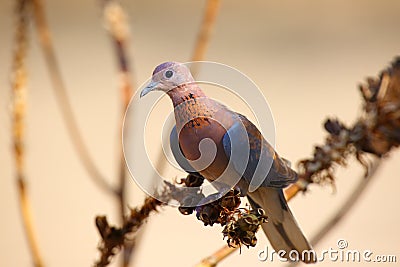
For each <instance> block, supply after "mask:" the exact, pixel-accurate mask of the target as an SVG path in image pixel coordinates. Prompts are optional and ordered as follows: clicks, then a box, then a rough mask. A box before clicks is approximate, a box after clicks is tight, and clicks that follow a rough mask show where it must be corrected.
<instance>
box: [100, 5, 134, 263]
mask: <svg viewBox="0 0 400 267" xmlns="http://www.w3.org/2000/svg"><path fill="white" fill-rule="evenodd" d="M103 16H104V21H105V23H106V28H107V30H108V32H109V34H110V37H111V40H112V42H113V45H114V48H115V54H116V58H117V63H118V70H119V76H120V87H121V89H120V91H121V95H122V98H121V100H122V101H121V103H122V105H121V120H120V124H119V128H120V130H121V134H120V136H122V125H123V119H124V115H125V111H126V109H127V108H128V105H129V101H130V99H131V97H132V95H133V93H134V88H133V85H132V83H131V78H132V76H133V74H132V71H131V70H130V64H129V57H128V51H127V47H128V41H129V26H128V23H127V21H126V14H125V12H124V11H123V9H122V7H121V5H120V4H119V3H118V1H115V0H105V1H103ZM126 123H127V122H126ZM119 141H121V140H119ZM119 143H120V149H119V182H118V202H119V216H120V218H121V221H122V223H125V221H126V218H125V211H126V208H127V203H126V189H125V188H126V178H127V172H126V167H125V158H124V155H123V152H122V151H123V149H122V142H119ZM136 241H137V240H131V241H128V240H125V242H124V246H123V248H124V249H123V253H122V255H123V259H122V266H125V267H126V266H128V265H129V262H130V260H131V258H132V253H133V248H134V246H135V243H136Z"/></svg>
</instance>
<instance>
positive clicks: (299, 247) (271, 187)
mask: <svg viewBox="0 0 400 267" xmlns="http://www.w3.org/2000/svg"><path fill="white" fill-rule="evenodd" d="M152 91H162V92H165V93H166V94H167V95H168V96H169V97H170V99H171V101H172V104H173V106H174V115H175V123H176V124H175V127H174V128H173V130H172V132H171V135H170V140H171V149H172V151H173V154H174V156H175V158H176V161H177V162H178V164H179V165H180V166H181V167H182V168H183V169H184V170H186V171H187V172H197V173H199V174H200V175H202V176H203V177H204V178H205V179H207V180H208V181H210V182H215V181H217V183H213V184H215V185H216V187H217V189H219V190H222V191H223V190H225V192H226V188H230V187H232V181H229V179H230V178H232V180H233V181H234V183H235V182H236V181H237V182H236V183H235V184H234V186H236V187H238V188H239V190H240V192H241V193H242V195H245V196H247V198H248V200H249V203H250V204H251V205H252V207H253V208H262V209H263V210H264V211H265V213H266V215H267V216H268V222H266V223H263V224H262V229H263V231H264V232H265V234H266V236H267V237H268V239H269V241H270V243H271V245H272V247H273V248H274V250H275V251H276V252H279V251H280V252H279V256H282V257H284V258H289V253H291V251H296V252H297V253H298V254H299V255H300V259H301V260H302V261H304V262H306V263H312V262H315V261H316V259H315V258H314V257H310V256H308V258H307V257H306V258H303V257H301V255H302V254H303V253H304V252H308V251H311V250H312V247H311V245H310V243H309V242H308V241H307V239H306V237H305V236H304V234H303V232H302V230H301V229H300V227H299V225H298V224H297V222H296V220H295V218H294V216H293V214H292V212H291V211H290V209H289V206H288V204H287V202H286V200H285V197H284V194H283V188H285V187H287V186H288V185H290V184H291V183H294V182H295V181H296V180H297V179H298V176H297V173H296V172H295V171H294V170H293V169H291V168H290V166H289V164H288V162H287V161H286V160H285V159H283V158H281V157H280V156H279V155H278V153H277V152H276V151H275V150H274V148H273V147H272V146H271V145H270V144H269V143H268V142H267V141H266V140H265V138H264V137H263V135H262V134H261V132H260V131H259V129H258V128H257V127H256V126H255V125H254V124H253V123H252V122H251V121H250V120H249V119H247V118H246V117H245V116H243V115H241V114H240V113H237V112H235V111H233V110H231V109H229V108H228V107H226V106H225V105H223V104H222V103H220V102H218V101H216V100H214V99H212V98H209V97H207V96H206V94H205V93H204V92H203V91H202V90H201V88H200V86H199V85H198V84H197V83H196V82H195V80H194V78H193V76H192V74H191V72H190V70H189V68H188V67H187V66H186V65H185V64H182V63H179V62H165V63H162V64H160V65H159V66H157V67H156V68H155V69H154V71H153V74H152V78H151V81H150V83H149V84H148V85H147V86H146V87H145V88H144V89H143V90H142V91H141V93H140V97H144V96H145V95H146V94H148V93H150V92H152ZM173 144H175V147H173ZM176 147H178V148H176ZM177 150H179V151H177ZM182 155H183V156H182ZM236 155H237V156H236ZM243 155H244V156H243ZM268 162H270V164H267V163H268ZM221 177H222V179H220V178H221ZM254 178H257V179H258V180H260V179H261V180H260V181H261V182H260V183H259V186H258V187H257V188H256V189H255V190H249V185H250V184H251V181H252V179H254ZM221 181H222V182H221ZM224 188H225V189H224ZM282 252H283V253H282ZM305 254H307V253H305Z"/></svg>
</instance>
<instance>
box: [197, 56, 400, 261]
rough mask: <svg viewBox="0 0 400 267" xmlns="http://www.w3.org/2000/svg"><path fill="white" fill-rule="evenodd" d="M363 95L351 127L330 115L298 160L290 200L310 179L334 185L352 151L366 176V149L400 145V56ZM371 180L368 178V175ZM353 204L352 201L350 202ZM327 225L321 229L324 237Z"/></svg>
mask: <svg viewBox="0 0 400 267" xmlns="http://www.w3.org/2000/svg"><path fill="white" fill-rule="evenodd" d="M360 91H361V93H362V96H363V100H364V103H363V112H364V114H363V115H362V116H361V117H360V118H359V119H358V120H357V121H356V122H355V123H354V125H353V126H352V127H345V126H344V125H343V124H342V123H341V122H339V121H338V120H330V119H328V120H327V121H326V122H325V124H324V126H325V129H326V130H327V131H328V133H329V135H328V137H327V138H326V140H325V144H324V145H322V146H316V147H315V151H314V155H313V157H312V158H309V159H305V160H302V161H300V162H299V169H300V170H299V177H300V179H299V180H298V181H297V182H296V183H295V184H293V185H291V186H290V187H288V188H287V189H286V190H285V197H286V198H287V199H288V200H289V199H291V198H292V197H294V196H295V195H296V194H297V193H298V192H304V191H306V190H307V188H308V185H309V184H311V183H318V184H325V183H329V184H331V185H334V181H335V180H334V174H333V171H334V169H335V167H336V166H337V165H340V166H346V162H347V158H348V156H350V155H354V156H356V158H357V160H358V161H359V162H360V163H361V164H362V165H363V166H364V167H365V169H366V173H365V175H364V176H365V178H371V175H372V174H373V172H374V171H375V168H372V169H371V166H372V167H373V164H372V163H371V164H368V163H367V162H366V160H365V156H366V153H370V154H373V155H375V156H378V157H382V156H383V155H386V154H387V153H388V152H389V151H390V150H391V149H392V148H394V147H397V146H399V145H400V57H398V58H396V59H395V60H394V61H393V63H392V65H391V67H389V68H388V69H387V70H385V71H383V72H382V73H381V75H380V77H379V78H368V79H367V83H366V84H362V85H360ZM368 180H369V179H368ZM365 185H366V184H360V187H361V188H357V189H356V191H355V196H354V198H350V199H349V200H348V201H349V202H352V205H354V202H355V201H356V200H357V197H358V195H360V194H361V193H362V191H363V188H364V187H365ZM348 206H349V207H351V205H350V204H349V205H348ZM346 212H347V210H346V209H344V213H342V212H340V213H339V214H338V215H337V216H335V217H334V218H333V219H332V220H331V221H329V222H328V225H327V227H330V226H333V225H334V224H335V223H337V221H336V220H340V219H341V218H342V217H343V216H344V215H345V214H346ZM327 227H324V228H323V229H321V232H320V235H319V236H317V239H314V241H315V240H318V241H319V238H322V236H324V235H325V232H326V231H327V230H326V229H327ZM234 250H235V249H232V248H228V247H224V248H221V249H220V250H218V251H217V253H214V254H213V255H212V256H210V257H207V258H205V259H204V260H202V261H201V263H200V264H199V265H198V266H202V267H205V266H208V267H214V266H216V265H217V264H218V263H219V262H220V261H222V260H223V259H225V258H226V257H228V256H229V255H231V254H232V253H233V251H234Z"/></svg>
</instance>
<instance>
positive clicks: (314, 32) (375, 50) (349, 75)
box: [0, 0, 400, 266]
mask: <svg viewBox="0 0 400 267" xmlns="http://www.w3.org/2000/svg"><path fill="white" fill-rule="evenodd" d="M122 5H123V7H124V10H125V12H126V13H127V14H128V15H129V24H130V27H131V43H130V47H129V49H130V59H131V60H132V63H133V69H134V71H135V75H136V78H137V81H138V83H139V85H140V84H141V83H143V82H145V81H146V80H147V79H148V78H149V77H150V74H151V72H152V70H153V68H154V67H155V66H156V65H158V64H159V63H161V62H164V61H169V60H174V61H183V62H184V61H187V60H189V58H190V56H191V53H192V50H193V47H194V44H195V40H196V36H197V31H198V28H199V26H200V23H201V20H202V12H203V8H204V6H205V1H204V0H203V1H185V0H171V1H156V0H149V1H137V0H132V1H123V2H122ZM45 7H46V11H47V15H48V19H49V24H50V28H51V31H52V35H53V40H54V45H55V49H56V53H57V57H58V59H59V62H60V67H61V71H62V75H63V78H64V80H65V83H66V86H67V88H68V95H69V98H70V100H71V103H72V105H73V108H74V115H75V116H76V117H77V120H78V124H79V127H80V129H81V131H82V133H83V135H84V140H85V142H86V144H87V146H88V147H89V149H90V154H91V155H92V157H93V158H94V159H95V161H96V163H97V165H98V166H99V168H100V169H101V171H102V172H103V173H104V174H105V175H106V176H107V177H109V182H110V183H113V184H116V182H117V170H118V166H117V165H118V156H119V154H118V149H119V144H120V129H119V128H118V127H119V120H120V91H119V77H118V75H117V74H118V72H117V66H116V63H115V58H114V50H113V47H112V44H111V41H110V39H109V36H108V34H107V33H106V31H105V30H104V27H103V19H102V11H101V7H100V4H99V2H96V1H94V0H91V1H76V0H71V1H60V0H53V1H46V2H45ZM399 10H400V2H399V1H397V0H383V1H382V0H374V1H372V0H370V1H364V0H354V1H345V0H335V1H333V0H326V1H318V0H308V1H305V0H299V1H251V3H247V4H245V3H244V2H243V1H237V0H232V1H222V5H221V9H220V14H219V16H218V18H217V22H216V27H215V31H214V36H213V38H212V40H211V43H210V45H209V50H208V52H207V54H206V60H211V61H217V62H221V63H224V64H227V65H230V66H232V67H235V68H237V69H239V70H241V71H242V72H243V73H245V74H246V75H248V76H249V77H250V78H251V79H253V81H254V82H255V83H256V84H257V85H258V86H259V87H260V88H261V89H262V90H263V93H264V95H265V96H266V98H267V99H268V101H269V104H270V106H271V109H272V112H273V115H274V118H275V124H276V148H277V151H278V152H279V153H280V154H281V155H284V156H285V157H286V158H288V159H289V160H291V161H292V163H296V162H297V161H298V160H300V159H303V158H305V157H308V156H309V155H311V153H312V151H313V145H314V144H317V143H321V142H322V141H323V140H324V137H325V133H324V130H323V128H322V122H323V121H324V119H325V118H326V117H327V116H330V117H337V118H340V119H341V120H342V121H344V122H345V123H348V124H350V123H352V122H354V121H355V120H356V118H357V116H358V115H360V103H361V96H360V94H359V92H358V89H357V85H358V83H359V82H362V81H363V80H364V79H365V78H366V76H373V75H377V74H378V72H379V71H380V70H382V69H383V68H386V67H387V66H388V64H389V62H390V61H391V60H392V59H393V58H394V56H396V55H399V53H400V49H399V47H400V46H399V44H400V31H399V27H398V26H399V24H398V14H399ZM13 11H14V7H13V2H12V1H5V0H0V32H1V35H2V38H1V40H0V59H1V61H0V73H1V76H0V107H1V110H0V125H1V127H2V130H1V131H0V150H1V152H0V162H1V165H0V177H1V179H0V195H1V201H0V210H1V227H0V236H1V238H0V251H1V252H0V255H1V257H0V265H2V266H30V265H31V259H30V255H29V251H28V247H27V244H26V239H25V236H24V231H23V228H22V223H21V216H20V212H19V209H18V197H17V196H18V195H17V187H16V181H15V179H14V162H13V158H12V153H11V152H12V140H11V130H12V129H11V123H10V122H11V119H10V110H11V109H10V97H11V89H10V70H11V59H12V51H13V37H14V33H13V26H14V20H13V16H12V15H13ZM30 37H32V38H31V39H30V41H29V54H28V78H29V81H28V92H29V93H28V109H27V117H26V122H27V129H26V149H27V155H26V165H27V166H26V170H27V178H28V186H29V195H30V197H31V204H32V207H33V212H34V214H33V215H34V222H35V226H36V230H37V235H38V239H39V245H40V248H41V250H42V252H43V254H44V261H45V263H46V264H47V266H91V265H92V264H93V262H94V261H95V259H97V256H98V254H97V253H98V252H97V250H96V247H97V245H98V242H99V240H100V239H99V235H98V233H97V230H96V228H95V225H94V218H95V216H96V215H101V214H104V215H107V217H108V218H109V220H110V222H111V223H116V224H117V223H119V218H118V212H117V211H118V207H117V204H116V202H115V199H113V198H111V197H110V196H109V195H107V194H104V192H103V191H101V190H99V188H98V187H97V186H96V185H95V184H94V183H93V182H92V180H91V179H90V178H89V177H88V174H87V172H86V171H85V169H84V168H83V166H82V164H81V162H80V161H79V159H78V158H77V156H76V152H75V150H74V148H73V146H72V144H71V141H70V139H69V136H68V134H67V132H66V127H65V124H64V122H63V119H62V117H61V113H60V110H59V108H58V107H57V103H56V101H55V96H54V92H53V90H52V87H51V85H50V80H49V75H48V72H47V70H46V66H45V64H44V60H43V57H42V53H41V51H40V49H39V47H38V38H37V35H36V32H35V31H32V30H31V31H30ZM166 108H167V110H169V109H172V108H171V107H170V106H169V107H168V106H166ZM239 111H240V110H239ZM155 136H157V137H158V136H160V134H159V133H155ZM155 153H156V151H155ZM399 161H400V153H399V151H393V152H392V153H391V154H390V155H388V157H387V158H385V160H384V163H383V165H382V167H381V169H380V170H379V172H378V173H377V175H378V177H377V179H376V180H375V181H373V184H372V186H370V187H369V188H368V190H367V192H366V194H365V195H364V196H363V197H362V199H361V201H359V203H357V206H356V207H355V208H354V209H353V210H352V212H351V214H350V215H349V216H348V217H346V218H345V219H344V220H343V221H341V222H340V223H339V224H338V225H337V227H336V228H335V229H334V230H333V231H332V232H331V233H330V234H329V235H327V236H326V237H325V239H324V240H323V242H321V243H320V244H319V245H318V246H317V247H316V250H317V251H321V250H323V249H329V248H330V247H332V248H336V247H337V246H336V242H337V240H338V239H346V240H347V241H348V243H349V249H359V250H365V249H369V250H371V251H373V252H374V254H375V255H377V254H391V255H397V260H398V261H399V257H400V249H399V236H400V230H399V229H398V225H400V215H399V213H398V207H397V203H398V201H399V197H398V191H397V187H399V186H400V179H399V178H400V177H399V174H400V164H399ZM362 174H363V168H362V167H361V166H360V164H358V163H357V162H356V161H355V160H353V159H351V160H350V161H349V167H348V168H346V169H343V168H339V169H338V171H337V172H336V176H337V177H338V179H337V192H336V193H332V188H330V187H319V186H311V187H310V190H309V192H308V193H307V194H304V195H303V194H299V195H298V196H296V198H295V199H294V200H293V201H291V202H290V206H291V208H292V211H293V212H294V213H295V215H296V217H297V219H298V221H299V224H300V225H301V227H302V228H303V230H304V232H305V233H306V235H307V236H312V235H313V234H314V233H315V232H316V231H317V230H318V228H319V226H320V225H321V224H322V223H324V222H325V221H326V220H327V219H328V218H329V217H330V215H331V214H333V213H334V212H335V211H336V209H337V207H339V206H340V205H341V203H342V202H343V200H344V199H345V198H346V197H347V196H348V194H350V193H351V191H352V190H353V188H354V186H355V185H356V184H357V182H358V181H359V179H361V177H362ZM128 187H129V191H130V192H129V200H128V204H129V206H130V207H133V206H136V205H140V204H141V203H142V200H143V197H144V194H143V193H142V192H141V191H140V190H139V189H138V188H137V186H136V185H135V183H134V181H133V180H132V179H129V181H128ZM221 230H222V228H220V227H219V226H214V227H204V226H203V225H202V223H201V222H200V221H198V220H196V218H195V217H194V216H183V215H181V214H180V213H179V212H178V211H177V210H176V209H174V208H169V207H166V208H164V209H162V211H161V212H160V213H159V214H156V215H153V216H151V218H150V220H149V223H148V226H147V227H146V231H145V233H144V236H143V238H142V239H141V243H140V244H139V246H138V251H137V253H136V254H135V259H134V261H135V263H136V265H137V266H194V265H195V264H196V263H197V262H199V261H200V260H201V259H202V258H204V257H205V256H208V255H209V254H211V253H212V252H214V251H215V250H217V249H218V248H220V247H221V246H223V245H224V244H225V241H223V240H222V234H221ZM258 237H259V238H258V244H257V246H256V247H255V248H251V249H247V248H243V249H242V252H241V255H239V251H237V252H235V254H234V255H232V256H230V257H229V258H228V259H226V260H225V261H223V262H222V263H221V265H220V266H261V265H264V264H271V263H268V262H259V261H258V259H257V254H258V251H259V250H261V249H264V248H265V246H266V245H267V244H268V241H267V239H266V238H265V237H264V236H263V234H261V232H260V233H259V235H258ZM116 263H117V261H114V262H113V265H114V266H116V265H117V264H116ZM273 264H274V265H276V266H278V265H279V264H278V263H273ZM338 264H344V265H346V266H352V265H356V263H338ZM319 265H321V266H329V265H333V263H332V262H329V261H326V262H324V263H320V264H319ZM371 265H373V264H371ZM392 265H393V266H394V265H395V264H392Z"/></svg>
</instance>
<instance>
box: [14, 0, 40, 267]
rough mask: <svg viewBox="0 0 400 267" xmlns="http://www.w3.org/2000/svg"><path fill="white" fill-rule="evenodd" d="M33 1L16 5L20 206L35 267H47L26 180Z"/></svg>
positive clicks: (16, 152) (16, 150) (23, 0)
mask: <svg viewBox="0 0 400 267" xmlns="http://www.w3.org/2000/svg"><path fill="white" fill-rule="evenodd" d="M30 7H31V6H30V2H29V1H28V0H19V1H17V2H16V10H15V11H16V32H15V50H14V57H13V66H12V74H13V80H12V104H13V113H12V124H13V134H12V136H13V143H14V159H15V171H16V174H15V176H16V182H17V186H18V194H19V204H20V210H21V215H22V220H23V226H24V230H25V234H26V238H27V241H28V245H29V249H30V252H31V254H32V258H33V263H34V266H37V267H42V266H44V264H43V260H42V256H41V253H40V249H39V245H38V241H37V237H36V233H35V227H34V226H33V218H32V208H31V205H30V201H29V197H28V192H27V186H26V179H25V174H24V173H25V167H24V159H25V147H24V132H25V112H26V94H27V93H26V80H27V77H26V76H27V74H26V65H25V60H26V51H27V27H28V20H29V9H30Z"/></svg>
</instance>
